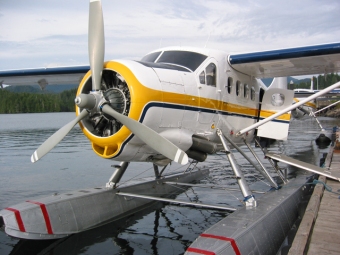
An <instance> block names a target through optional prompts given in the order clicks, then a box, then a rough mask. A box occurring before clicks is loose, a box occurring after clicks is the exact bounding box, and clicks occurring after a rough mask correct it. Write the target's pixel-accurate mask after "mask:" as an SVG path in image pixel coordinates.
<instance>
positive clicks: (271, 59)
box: [228, 43, 340, 78]
mask: <svg viewBox="0 0 340 255" xmlns="http://www.w3.org/2000/svg"><path fill="white" fill-rule="evenodd" d="M228 61H229V64H230V65H231V66H232V67H233V68H234V69H236V70H237V71H239V72H242V73H245V74H248V75H251V76H253V77H256V78H269V77H283V76H297V75H308V74H321V73H333V72H339V71H340V43H331V44H322V45H314V46H305V47H299V48H289V49H280V50H271V51H263V52H253V53H244V54H233V55H229V59H228Z"/></svg>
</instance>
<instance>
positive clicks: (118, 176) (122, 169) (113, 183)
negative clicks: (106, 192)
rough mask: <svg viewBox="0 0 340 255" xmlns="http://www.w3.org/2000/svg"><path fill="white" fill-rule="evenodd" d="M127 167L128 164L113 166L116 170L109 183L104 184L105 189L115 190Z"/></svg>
mask: <svg viewBox="0 0 340 255" xmlns="http://www.w3.org/2000/svg"><path fill="white" fill-rule="evenodd" d="M128 166H129V162H121V163H120V165H115V166H114V167H115V169H116V170H115V171H114V172H113V174H112V175H111V177H110V180H109V182H108V183H106V188H111V189H112V188H115V187H116V185H117V183H118V182H119V181H120V179H121V178H122V176H123V174H124V173H125V170H126V169H127V167H128Z"/></svg>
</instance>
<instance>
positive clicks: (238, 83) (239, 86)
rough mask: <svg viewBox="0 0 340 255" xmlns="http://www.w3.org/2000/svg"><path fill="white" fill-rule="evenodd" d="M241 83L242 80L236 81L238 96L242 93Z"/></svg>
mask: <svg viewBox="0 0 340 255" xmlns="http://www.w3.org/2000/svg"><path fill="white" fill-rule="evenodd" d="M240 89H241V83H240V81H236V96H238V95H239V94H240Z"/></svg>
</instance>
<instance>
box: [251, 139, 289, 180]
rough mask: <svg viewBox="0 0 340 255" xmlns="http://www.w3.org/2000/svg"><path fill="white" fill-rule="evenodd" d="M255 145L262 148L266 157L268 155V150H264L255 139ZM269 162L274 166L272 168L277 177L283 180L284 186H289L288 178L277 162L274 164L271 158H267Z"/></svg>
mask: <svg viewBox="0 0 340 255" xmlns="http://www.w3.org/2000/svg"><path fill="white" fill-rule="evenodd" d="M255 143H256V144H257V145H258V146H259V147H260V148H261V150H262V152H263V153H264V155H265V156H266V153H267V148H263V147H262V146H261V144H260V143H259V141H258V140H257V139H256V138H255ZM266 158H267V159H268V161H269V163H270V164H271V165H272V167H273V168H274V169H275V171H276V173H277V175H278V176H279V177H280V178H281V180H282V181H283V183H284V184H287V183H288V181H287V176H286V177H285V176H284V175H283V174H282V173H281V171H280V169H279V166H278V165H277V162H274V161H273V160H272V159H271V158H269V157H266Z"/></svg>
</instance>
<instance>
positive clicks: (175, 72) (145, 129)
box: [0, 0, 340, 254]
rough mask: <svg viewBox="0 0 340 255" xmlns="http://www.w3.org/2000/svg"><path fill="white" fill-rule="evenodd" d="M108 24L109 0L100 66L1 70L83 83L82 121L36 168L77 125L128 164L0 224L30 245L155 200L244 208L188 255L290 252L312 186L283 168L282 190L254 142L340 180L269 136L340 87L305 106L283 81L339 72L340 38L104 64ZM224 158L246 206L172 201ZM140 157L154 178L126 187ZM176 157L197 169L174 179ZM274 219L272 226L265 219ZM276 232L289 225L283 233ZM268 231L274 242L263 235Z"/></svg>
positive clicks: (43, 149)
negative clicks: (260, 192) (261, 190)
mask: <svg viewBox="0 0 340 255" xmlns="http://www.w3.org/2000/svg"><path fill="white" fill-rule="evenodd" d="M103 20H104V19H103V14H102V6H101V2H100V1H99V0H91V1H90V5H89V37H88V45H89V46H88V49H89V60H90V61H89V62H90V65H89V66H69V67H53V68H33V69H21V70H4V71H0V80H2V81H3V83H4V84H7V85H20V84H21V85H22V84H25V85H30V84H44V85H47V86H48V85H49V84H63V83H67V84H70V83H73V82H77V83H78V82H79V80H80V82H79V87H78V90H77V94H76V96H75V104H76V117H75V119H74V120H72V121H71V122H69V123H67V124H66V125H65V126H63V127H62V128H61V129H59V130H58V131H57V132H56V133H54V134H53V135H52V136H51V137H50V138H48V139H47V140H46V141H45V142H44V143H43V144H42V145H41V146H40V147H39V148H38V149H37V150H36V151H35V152H34V153H33V154H32V157H31V161H32V162H33V163H35V164H39V163H38V162H37V161H39V160H43V156H44V155H46V154H47V153H48V152H49V151H51V150H52V149H53V148H54V147H55V146H56V145H57V144H58V143H59V142H60V141H61V140H62V139H63V138H64V137H65V136H66V135H67V134H68V133H69V132H70V130H71V129H72V128H73V127H74V126H75V125H76V124H79V125H80V128H81V130H82V132H83V133H84V135H85V136H86V137H87V138H88V140H89V141H90V142H91V144H92V149H93V151H94V153H95V154H96V155H98V156H100V157H103V158H105V159H108V160H113V161H118V162H120V163H119V164H117V165H116V166H115V170H114V173H113V174H112V176H111V177H110V178H109V180H108V182H107V183H106V185H105V186H103V187H100V188H89V189H83V190H77V191H74V192H68V193H65V194H58V195H56V196H48V197H43V198H37V199H31V200H28V201H25V202H23V203H20V204H17V205H14V206H11V207H8V208H4V209H3V210H1V211H0V225H1V226H3V228H4V230H5V232H6V233H7V234H8V235H10V236H13V237H17V238H22V239H33V240H46V239H58V238H64V237H67V236H70V235H73V234H77V233H79V232H82V231H86V230H89V229H92V228H95V227H98V226H101V225H103V224H106V223H108V222H110V221H113V220H117V219H120V218H121V217H125V216H127V215H129V214H132V213H134V212H136V211H138V210H140V208H142V207H143V206H145V205H146V204H147V203H150V202H151V201H163V202H167V203H175V204H184V205H189V206H199V207H203V208H213V209H218V210H227V211H231V212H234V213H233V214H231V215H230V216H228V217H227V218H228V219H226V222H224V223H223V226H225V227H224V228H223V227H222V225H218V226H217V227H215V228H212V229H209V230H207V232H205V233H203V234H202V235H201V236H200V237H198V238H197V240H196V241H195V242H194V243H193V244H192V246H190V248H188V250H187V254H208V253H202V251H204V250H210V251H212V252H214V253H209V254H219V253H218V252H217V251H222V250H223V251H226V250H228V249H230V253H227V252H225V253H223V254H241V253H242V254H250V251H252V252H254V249H260V247H261V245H262V246H263V245H265V243H266V242H268V240H272V239H273V240H274V239H275V241H273V242H272V243H271V244H272V245H273V246H275V247H276V246H279V245H280V244H281V243H282V241H283V239H284V236H285V234H287V232H288V231H289V228H290V227H291V226H292V224H293V223H294V221H295V220H296V203H298V201H300V200H301V194H302V193H303V192H304V190H305V189H304V188H302V187H304V183H305V182H306V179H305V177H302V178H296V180H295V181H288V180H287V179H286V177H285V176H284V175H283V174H282V173H281V172H280V169H277V174H278V175H279V176H280V178H281V179H282V183H281V184H278V183H277V182H276V181H275V180H274V179H273V177H272V176H271V175H270V173H269V172H268V171H267V169H266V168H265V167H264V166H263V164H261V161H260V160H259V157H258V156H257V155H256V153H255V152H254V151H253V149H252V147H251V145H250V143H252V142H253V141H255V142H256V143H257V144H258V145H259V146H261V148H262V149H263V151H264V153H265V155H266V157H268V158H270V159H272V160H273V162H274V161H275V162H277V161H281V162H285V163H287V164H291V165H295V166H298V167H300V168H302V169H304V170H307V171H310V172H312V173H315V174H322V175H325V176H327V177H329V178H333V179H336V180H339V178H338V177H336V176H333V175H332V174H331V173H330V172H329V171H324V169H323V168H319V167H316V166H314V165H311V164H308V163H306V162H300V161H296V160H294V159H292V158H289V157H287V156H285V155H282V154H275V153H270V152H268V151H267V150H266V146H265V144H266V139H275V140H285V139H287V136H288V129H289V123H290V119H291V112H292V111H293V110H294V109H297V108H298V107H300V106H303V105H305V104H306V103H307V102H309V101H311V100H313V99H315V98H317V97H318V96H321V95H323V94H325V93H328V92H329V91H331V90H333V89H335V88H337V87H338V86H340V82H338V83H336V84H334V85H332V86H330V87H328V88H326V89H324V90H322V91H319V92H317V93H314V94H313V95H311V96H309V97H307V98H305V99H303V100H299V101H298V102H294V91H292V90H288V89H287V82H286V81H285V80H284V79H282V78H280V77H286V76H288V75H308V74H315V73H325V72H339V71H340V43H339V42H336V43H329V44H322V45H313V46H304V47H297V48H288V49H279V50H269V51H264V52H252V53H242V54H231V55H230V54H228V53H225V52H223V51H219V50H213V49H207V48H193V47H182V46H181V47H167V48H161V49H157V50H154V51H152V52H149V53H148V54H146V55H145V56H144V57H143V58H141V59H140V60H126V59H118V60H109V61H104V55H105V54H104V41H105V39H104V22H103ZM268 77H276V78H274V80H273V82H272V84H271V85H270V86H269V87H266V86H265V85H264V84H263V83H262V81H261V80H260V79H261V78H268ZM293 102H294V103H293ZM240 144H246V145H247V147H248V148H249V150H250V151H251V152H252V154H253V155H254V158H255V160H256V161H258V163H256V162H254V161H253V160H252V159H250V158H249V157H248V156H247V155H246V154H245V153H244V151H243V149H242V148H240V146H239V145H240ZM232 148H236V150H237V151H239V152H240V153H241V154H242V155H243V156H244V157H245V158H246V159H247V160H248V161H249V162H251V164H252V165H253V166H254V168H255V169H257V170H258V171H259V172H261V173H262V174H263V176H264V178H265V179H266V180H267V182H268V183H269V184H270V186H271V188H272V189H271V190H272V192H269V193H268V194H266V195H264V196H263V199H261V200H257V199H256V198H255V196H254V194H253V192H252V190H251V189H250V188H249V185H248V184H247V182H246V181H245V178H244V176H243V173H242V171H241V169H240V168H239V166H238V164H237V162H236V160H235V157H234V155H233V154H234V152H233V151H232ZM218 151H224V152H225V153H226V155H227V158H228V160H229V162H230V165H231V166H232V169H233V171H234V175H235V178H236V180H237V183H238V184H239V187H240V192H241V193H242V195H243V198H244V199H243V202H242V203H243V205H244V206H243V207H242V209H237V210H236V209H235V208H232V207H224V206H216V205H210V204H202V203H193V202H185V201H179V200H176V199H172V198H169V197H170V196H172V195H173V194H175V193H176V192H178V190H179V189H178V188H177V187H176V186H183V187H185V186H190V185H201V184H195V183H192V182H194V181H197V180H200V179H201V178H203V177H204V176H206V175H207V174H208V172H207V171H201V170H199V171H193V169H194V168H195V167H194V166H195V165H196V164H197V163H199V162H204V161H205V160H206V158H207V157H208V155H209V154H214V153H216V152H218ZM75 160H76V159H75ZM130 162H148V163H150V164H153V166H154V173H155V177H154V178H153V180H151V181H149V182H143V183H138V184H133V185H128V186H120V185H119V182H120V180H121V178H122V176H123V175H124V173H125V172H126V171H133V169H128V167H129V163H130ZM171 162H175V163H177V164H182V165H187V166H188V168H187V171H185V172H184V173H181V174H176V175H170V176H167V175H164V174H163V171H164V169H165V168H166V167H167V166H168V165H169V164H170V163H171ZM259 165H260V166H259ZM273 165H274V166H275V164H273ZM159 167H162V170H159ZM201 186H202V185H201ZM150 193H152V194H153V195H149V194H150ZM147 194H148V195H147ZM283 215H285V216H283ZM281 216H282V217H281ZM263 217H267V218H268V219H269V220H267V221H263ZM274 218H275V219H274ZM264 224H266V226H264ZM278 225H279V226H280V227H278ZM245 226H247V227H245ZM277 228H280V229H281V230H280V231H279V232H280V233H279V234H278V232H277ZM209 231H210V232H209ZM263 231H264V233H265V235H266V237H267V238H268V239H267V240H265V239H263V238H262V239H261V235H263ZM260 233H261V235H259V234H260ZM250 235H251V236H252V237H251V238H250ZM278 235H279V237H278ZM254 242H255V243H254ZM273 249H274V248H273ZM270 251H272V250H270ZM255 253H256V252H255ZM261 254H270V253H261Z"/></svg>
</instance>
